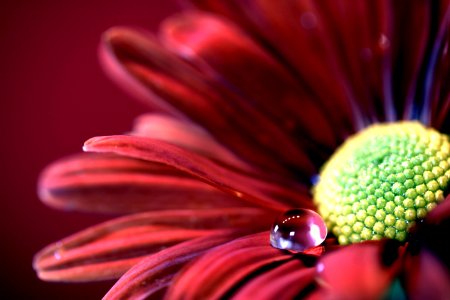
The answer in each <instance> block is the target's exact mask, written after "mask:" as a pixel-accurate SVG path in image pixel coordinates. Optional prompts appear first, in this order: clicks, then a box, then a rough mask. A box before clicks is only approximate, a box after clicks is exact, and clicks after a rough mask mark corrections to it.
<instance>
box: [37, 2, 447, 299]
mask: <svg viewBox="0 0 450 300" xmlns="http://www.w3.org/2000/svg"><path fill="white" fill-rule="evenodd" d="M192 2H193V5H195V6H196V7H197V9H196V10H194V9H190V10H187V11H186V12H184V13H181V14H179V15H176V16H173V17H171V18H169V19H167V20H166V21H165V22H164V23H163V24H162V25H161V31H160V33H159V35H158V38H155V37H154V36H153V35H152V34H149V33H147V32H145V31H142V30H137V29H128V28H113V29H111V30H109V31H108V32H106V33H105V35H104V37H103V39H102V43H101V47H100V57H101V61H102V63H103V65H104V67H105V69H106V70H107V72H108V74H109V75H110V76H111V78H112V79H113V80H115V81H116V82H117V83H118V84H119V85H121V86H122V87H124V88H125V89H127V90H128V91H129V92H130V93H132V94H133V95H135V96H136V97H138V98H139V99H141V100H143V101H144V102H145V103H147V104H148V105H149V106H150V111H151V112H150V113H148V114H146V115H143V116H141V117H139V118H138V119H137V121H136V123H135V126H134V128H133V130H132V131H131V133H130V134H127V135H118V136H107V137H96V138H92V139H90V140H88V141H87V142H86V143H85V145H84V150H85V152H87V153H84V154H79V155H76V156H73V157H69V158H65V159H63V160H60V161H58V162H56V163H54V164H52V165H50V166H49V167H48V168H47V169H46V170H45V171H44V172H43V174H42V176H41V179H40V182H39V192H40V196H41V198H42V200H43V201H44V202H45V203H47V204H49V205H51V206H53V207H57V208H62V209H72V210H81V211H95V212H104V213H116V214H117V213H120V214H124V216H122V217H119V218H117V219H114V220H112V221H109V222H106V223H103V224H100V225H97V226H95V227H92V228H88V229H86V230H84V231H82V232H79V233H76V234H74V235H72V236H70V237H68V238H66V239H63V240H62V241H60V242H57V243H54V244H52V245H49V246H48V247H47V248H45V249H43V250H42V251H41V252H40V253H38V254H37V255H36V257H35V261H34V267H35V269H36V270H37V273H38V276H39V277H40V278H42V279H44V280H52V281H92V280H106V279H116V278H120V279H119V280H118V281H117V283H116V284H115V285H114V286H113V287H112V289H111V290H110V291H109V292H108V294H107V295H106V297H105V298H106V299H118V298H119V299H124V298H151V297H156V298H159V297H166V298H167V299H176V298H189V299H201V298H208V299H210V298H211V299H218V298H229V297H233V298H237V299H248V298H256V299H259V298H264V299H270V298H276V299H289V298H293V297H295V296H305V297H306V296H309V297H331V298H348V297H353V298H355V297H356V298H379V297H381V296H386V295H388V296H389V295H390V296H393V295H394V296H395V295H397V296H398V295H400V296H401V295H404V294H408V295H410V296H411V297H417V298H419V299H420V298H424V297H440V298H443V297H445V296H446V295H449V294H450V290H449V287H450V277H449V275H448V274H449V273H448V272H449V270H448V266H449V262H450V260H449V255H448V253H450V252H449V251H450V249H449V248H448V245H447V244H446V242H445V237H444V235H445V232H447V231H448V230H450V218H449V217H450V197H448V196H447V195H448V184H447V183H448V180H449V179H450V178H449V175H448V174H447V173H448V164H450V161H449V160H448V155H447V156H445V157H441V159H439V161H438V160H436V161H435V162H436V165H433V162H431V161H430V164H431V165H430V166H429V167H430V170H428V169H427V168H425V167H423V166H422V167H423V168H424V169H423V170H422V171H423V172H422V174H421V175H420V176H422V179H423V180H424V181H426V182H427V184H428V183H429V182H431V181H432V180H434V181H435V182H436V184H437V185H438V186H439V187H437V186H436V188H439V191H440V193H439V195H438V196H436V195H437V194H436V193H437V190H435V187H434V186H427V188H428V190H427V191H432V192H433V193H434V194H433V196H434V197H435V199H434V200H435V201H431V200H430V199H427V198H426V197H427V196H426V195H425V193H426V192H427V191H423V195H418V193H420V192H421V191H419V190H417V187H418V186H420V185H421V184H422V183H416V182H414V184H415V185H414V188H415V191H410V195H409V196H411V197H409V196H408V197H406V198H408V199H409V198H411V201H412V202H411V201H406V198H404V199H401V201H400V200H398V201H399V202H401V205H400V204H399V203H396V202H395V201H394V200H395V195H390V194H389V192H391V194H395V193H396V192H398V191H400V190H399V189H400V183H401V187H402V188H405V187H406V185H405V184H406V183H405V182H406V181H407V180H409V179H411V180H412V181H414V175H418V174H414V175H413V174H412V173H411V174H409V173H404V171H405V170H410V169H411V168H414V166H410V167H411V168H409V167H408V166H409V165H408V166H403V165H402V162H403V161H402V162H400V161H398V162H397V161H395V160H393V161H389V164H390V163H392V165H389V168H391V169H390V170H394V171H395V170H397V169H396V168H397V167H399V168H402V170H398V172H397V171H395V172H391V173H389V174H387V173H386V169H385V168H384V165H383V168H384V169H383V170H381V171H380V168H381V164H383V163H385V164H388V162H383V159H384V158H386V157H387V156H386V155H381V156H380V157H381V160H380V161H378V160H377V157H376V156H377V153H375V152H374V151H372V152H371V150H373V149H376V150H377V151H381V152H383V151H384V150H385V148H386V147H387V146H388V145H389V147H390V146H391V145H390V144H389V143H388V142H387V143H386V144H373V143H372V144H371V143H370V139H371V137H369V138H368V141H366V142H367V143H366V144H365V145H366V146H365V147H369V148H370V149H368V151H367V152H364V151H360V152H358V151H359V150H358V151H356V152H355V151H354V149H353V148H352V147H350V148H352V149H350V150H348V148H346V147H345V146H344V149H346V150H342V151H346V152H345V157H346V158H348V160H349V161H352V159H357V160H358V164H357V168H355V169H354V170H353V171H355V172H353V173H351V172H348V170H346V169H345V168H348V167H349V165H345V162H342V161H340V160H334V161H333V158H332V159H331V160H330V161H329V162H328V163H327V162H326V161H327V159H328V158H329V157H330V156H331V155H332V154H333V152H334V151H335V150H336V149H337V147H338V146H339V145H341V144H343V143H344V142H345V141H346V140H347V139H348V140H349V141H351V140H352V139H355V138H354V137H353V138H349V137H351V136H352V135H354V134H355V133H357V132H358V131H362V130H364V128H366V127H368V126H370V125H371V124H373V123H392V122H395V121H399V120H417V121H419V122H420V123H422V124H423V125H417V126H419V127H420V128H423V127H422V126H426V127H433V128H434V129H435V130H437V131H440V132H441V133H440V134H439V133H436V134H438V135H440V136H441V135H442V136H443V138H442V139H443V140H446V141H447V144H446V145H447V148H448V137H446V136H445V133H448V129H449V125H450V115H449V109H450V104H449V103H450V99H449V85H448V84H447V81H448V79H449V74H450V72H449V62H450V60H449V57H450V56H449V53H448V44H449V39H450V30H449V18H450V6H449V2H448V1H435V2H432V1H419V0H417V1H416V0H414V1H408V2H406V1H389V0H386V1H385V0H383V1H368V0H367V1H366V0H364V1H327V2H325V1H319V2H318V1H308V0H299V1H269V0H267V1H266V0H248V1H214V0H211V1H206V0H192ZM383 126H394V127H395V126H400V125H392V124H391V125H383ZM424 130H425V129H424ZM433 132H434V131H433ZM364 134H365V133H361V135H364ZM384 136H388V133H385V132H382V133H381V137H380V139H383V137H384ZM406 138H407V140H406V142H405V143H404V144H405V145H407V146H408V145H412V144H414V142H412V141H411V136H407V137H406ZM393 139H394V140H395V141H397V136H395V137H394V138H393ZM444 144H445V143H444ZM439 145H441V144H439ZM434 146H435V144H433V147H434ZM427 147H428V144H426V145H425V149H422V150H423V151H424V153H428V152H427V151H431V152H432V150H436V149H434V148H433V147H431V148H430V149H431V150H430V149H428V148H427ZM339 151H341V150H339ZM339 151H338V152H337V154H336V157H337V156H338V155H339ZM402 151H406V150H405V149H397V148H396V150H395V151H394V152H395V154H396V155H397V156H401V155H402V154H401V153H404V154H405V153H406V154H407V152H402ZM439 151H440V150H439V149H437V150H436V151H435V152H434V153H432V156H433V155H437V154H436V153H437V152H439ZM413 152H414V151H413ZM431 152H430V153H431ZM441 152H442V151H441ZM358 153H359V154H358ZM361 153H362V154H361ZM369 154H370V155H373V157H372V158H373V159H372V158H370V159H369V160H370V162H369V164H371V165H370V166H372V167H373V169H374V170H375V169H376V170H378V171H377V172H375V171H376V170H375V171H374V172H373V173H370V174H368V173H367V168H366V167H364V168H361V166H362V165H364V163H362V162H364V161H366V160H367V159H366V158H362V157H361V156H364V155H369ZM447 154H448V151H447ZM358 155H360V157H358ZM427 155H428V154H427ZM433 157H434V156H433ZM405 161H406V162H405V163H408V159H406V160H405ZM441 162H445V163H447V165H446V167H445V166H444V163H442V164H443V165H442V166H440V165H439V164H440V163H441ZM410 163H411V161H410ZM420 163H424V162H423V161H421V162H420ZM323 166H324V167H323ZM352 166H353V165H352ZM438 166H439V167H440V168H441V169H442V172H441V171H439V170H438V169H437V167H438ZM322 167H323V171H322V172H323V173H322V176H321V177H320V178H319V183H318V185H317V187H316V188H315V191H314V198H316V199H315V201H316V203H318V204H319V205H318V206H319V207H318V208H319V209H318V212H319V213H321V214H322V217H323V218H324V219H325V221H326V223H327V225H328V227H329V229H331V232H329V234H328V238H327V239H326V240H325V241H324V243H323V244H322V245H319V246H316V245H317V244H316V242H315V241H316V240H314V243H312V244H311V245H310V247H303V246H302V247H301V248H299V249H301V251H300V252H298V251H296V252H295V253H294V252H293V251H291V252H285V251H282V250H279V249H276V248H274V247H271V246H270V243H269V229H270V228H271V226H272V223H273V222H274V220H276V218H277V216H279V215H280V214H282V213H285V212H286V211H288V210H290V209H293V208H295V209H300V210H297V211H296V212H297V213H298V212H302V213H304V212H305V211H310V210H311V209H312V210H315V209H316V207H315V205H314V201H313V200H312V198H313V195H312V193H311V188H312V186H313V185H314V184H315V183H316V181H317V180H316V179H315V178H317V175H318V174H319V172H320V170H321V168H322ZM434 167H435V169H433V168H434ZM444 169H445V170H444ZM433 170H435V173H436V174H435V173H433ZM350 171H351V170H350ZM400 171H401V173H402V174H403V176H404V177H405V178H404V179H405V180H403V177H401V176H400V175H398V174H397V173H400ZM426 171H428V172H430V173H431V174H428V173H427V175H425V172H426ZM364 172H366V173H364ZM383 172H384V173H383ZM350 173H351V174H350ZM381 173H383V174H384V175H382V174H381ZM394 173H395V175H394ZM330 174H331V175H330ZM333 174H344V175H346V176H342V178H337V177H336V178H334V179H329V178H330V176H331V177H333V176H334V175H333ZM364 174H365V175H364ZM350 175H351V176H350ZM390 175H392V176H397V175H398V176H400V177H399V178H397V177H395V178H394V177H392V176H391V177H390ZM432 175H433V176H434V177H433V178H431V177H430V176H432ZM358 176H359V177H358ZM364 176H366V177H364ZM410 176H412V177H411V178H409V177H410ZM426 176H428V177H429V179H430V180H427V179H426V178H425V177H426ZM436 176H437V177H436ZM338 177H339V176H338ZM373 177H376V178H373ZM428 177H427V178H428ZM367 178H369V179H370V180H371V181H370V182H369V181H367V180H366V179H367ZM341 179H342V180H341ZM394 179H395V180H394ZM374 180H378V181H379V183H380V184H379V187H381V188H384V187H386V190H383V194H382V195H381V194H380V195H377V199H374V201H375V202H374V203H375V204H372V205H374V206H375V208H374V210H373V209H372V208H369V201H368V197H369V196H370V195H371V194H370V193H369V194H370V195H368V194H367V193H366V195H363V193H365V191H363V189H364V187H365V184H366V187H367V188H369V185H370V184H372V185H373V184H374ZM392 180H393V181H392ZM438 180H440V181H438ZM341 181H342V182H341ZM344 181H345V182H344ZM391 181H392V182H391ZM336 182H339V183H338V184H336ZM399 182H400V183H399ZM446 182H447V183H446ZM383 183H386V184H385V185H384V186H383ZM396 183H398V186H395V184H396ZM388 185H389V186H388ZM430 185H431V184H430ZM353 186H354V187H355V189H356V190H357V191H356V190H355V191H356V194H352V193H350V194H348V195H347V194H345V193H346V192H345V191H344V192H342V193H340V192H341V190H342V187H344V190H345V189H346V188H347V187H348V189H349V191H353V190H352V189H353ZM388 187H389V189H391V190H387V188H388ZM372 188H374V191H373V192H374V193H373V195H375V192H376V190H377V188H378V187H375V186H372ZM411 189H412V187H411ZM358 192H361V193H358ZM400 192H401V193H400ZM400 192H399V193H400V194H405V195H406V193H408V189H405V191H403V190H402V191H400ZM413 192H415V194H414V195H413ZM352 195H353V196H352ZM391 196H393V197H394V199H390V197H391ZM397 196H401V195H397ZM412 196H415V197H412ZM419 196H420V197H422V199H423V200H424V201H421V199H419ZM358 197H359V198H360V199H356V198H358ZM430 197H431V196H430ZM436 197H438V198H439V199H438V200H439V201H437V200H436ZM412 198H414V199H412ZM444 198H446V199H445V200H444ZM338 199H350V200H351V201H352V203H344V204H345V205H340V204H339V203H340V202H339V201H338ZM356 200H358V201H356ZM363 200H364V201H366V202H367V204H368V205H367V207H365V208H364V209H363V210H361V206H363V204H364V202H362V201H363ZM391 200H392V202H393V203H394V204H398V205H397V206H396V207H402V208H403V210H404V211H403V215H400V212H398V214H396V213H395V209H396V207H393V206H392V205H393V204H390V203H389V202H390V201H391ZM425 200H430V201H428V204H429V203H433V204H435V205H431V206H433V207H431V206H430V209H428V207H427V202H426V201H425ZM343 201H344V202H345V201H347V200H343ZM405 201H406V202H405ZM415 201H417V203H416V202H415ZM437 202H439V205H437V206H436V203H437ZM336 203H337V204H336ZM355 203H356V204H355ZM350 204H351V205H350ZM358 205H359V207H356V208H358V209H356V208H354V207H353V206H358ZM377 205H378V206H379V207H377ZM347 206H348V207H347ZM434 206H436V207H434ZM424 207H425V208H426V212H425V211H423V209H422V208H424ZM405 208H406V209H405ZM413 208H414V209H413ZM431 208H433V209H431ZM304 209H309V210H304ZM333 209H334V210H340V211H333ZM348 209H350V210H348ZM391 209H392V213H391V211H390V210H391ZM408 209H411V211H410V212H408ZM347 210H348V211H347ZM353 210H355V211H353ZM360 210H361V211H363V212H362V213H361V214H363V213H365V214H368V215H369V216H370V217H371V218H370V220H369V219H368V216H364V220H363V221H358V218H359V217H362V216H358V213H359V211H360ZM372 210H373V211H372ZM378 210H380V212H378ZM398 210H400V209H398ZM412 211H414V218H412ZM372 213H373V215H371V214H372ZM377 213H378V214H377ZM288 215H289V216H292V215H290V214H289V213H288ZM299 215H300V214H297V216H299ZM425 215H426V216H425ZM314 216H315V214H314ZM351 216H353V217H351ZM388 216H391V217H388ZM417 217H418V218H417ZM313 219H314V220H315V221H314V222H318V223H315V224H312V225H314V226H312V225H311V224H309V225H308V226H309V227H308V226H307V227H305V226H304V225H305V224H304V223H301V224H302V226H303V227H302V230H303V231H302V232H309V233H310V234H313V235H314V236H316V235H317V234H319V233H320V234H319V235H320V236H321V237H322V235H324V234H325V233H326V230H325V228H322V227H320V224H321V223H320V222H319V221H318V218H316V217H314V218H313ZM319 219H320V218H319ZM378 219H380V220H378ZM381 219H382V221H383V222H381ZM366 220H367V221H366ZM377 220H378V221H379V222H378V223H380V224H378V223H377ZM398 220H400V221H402V220H403V222H404V223H405V224H403V225H405V226H404V227H401V226H402V224H400V223H399V224H398V225H397V224H396V223H395V222H397V221H398ZM407 221H408V222H409V221H411V224H410V225H409V226H406V225H407V224H406V223H407ZM358 222H359V223H361V226H359V225H358V226H359V227H358V226H356V227H355V226H354V225H355V224H357V223H358ZM294 223H296V222H294ZM391 223H392V224H391ZM413 224H414V226H413ZM350 225H352V226H353V227H350ZM305 228H307V229H308V228H309V231H308V230H306V231H305ZM368 228H369V229H370V233H371V234H372V235H369V234H367V238H364V236H363V234H362V231H363V230H364V229H367V230H369V229H368ZM389 228H393V229H392V230H394V231H395V232H391V231H392V230H390V229H389ZM291 229H292V228H290V229H289V230H291ZM313 229H314V230H315V231H314V230H313ZM311 230H312V231H311ZM358 230H360V231H359V232H358ZM273 231H275V230H273ZM300 231H301V230H299V232H300ZM378 231H380V232H383V235H381V233H380V234H378V235H377V234H374V232H375V233H378ZM292 232H293V233H292V234H291V232H289V233H288V236H292V237H293V236H295V235H296V234H297V232H296V231H295V227H294V228H293V229H292ZM399 232H400V233H401V236H399V237H400V238H397V240H394V239H389V238H392V237H397V235H399ZM316 233H317V234H316ZM272 237H273V236H272ZM336 237H337V239H338V240H339V242H341V244H347V243H348V242H349V241H350V242H358V241H360V240H367V239H372V238H373V239H379V238H382V237H386V238H387V239H382V240H381V241H366V242H361V243H355V244H353V245H350V246H343V245H339V244H338V243H337V239H336ZM375 237H376V238H375ZM297 240H300V241H305V239H301V238H299V239H297ZM399 240H400V241H399ZM307 241H309V240H307ZM272 244H275V245H276V244H277V243H274V242H273V241H272ZM279 248H280V247H279ZM361 262H364V263H361ZM396 293H397V294H396Z"/></svg>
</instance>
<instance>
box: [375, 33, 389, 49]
mask: <svg viewBox="0 0 450 300" xmlns="http://www.w3.org/2000/svg"><path fill="white" fill-rule="evenodd" d="M390 45H391V42H390V41H389V39H388V37H387V36H386V35H384V34H380V37H379V39H378V46H379V47H380V49H381V50H383V51H384V50H387V49H388V48H389V46H390Z"/></svg>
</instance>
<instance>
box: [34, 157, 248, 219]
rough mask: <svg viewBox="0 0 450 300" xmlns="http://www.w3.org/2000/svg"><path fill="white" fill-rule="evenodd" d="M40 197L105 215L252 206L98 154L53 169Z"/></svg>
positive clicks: (149, 166)
mask: <svg viewBox="0 0 450 300" xmlns="http://www.w3.org/2000/svg"><path fill="white" fill-rule="evenodd" d="M39 196H40V198H41V199H42V201H44V202H45V203H46V204H48V205H50V206H52V207H56V208H59V209H65V210H80V211H91V212H102V213H131V212H141V211H146V210H162V209H183V208H198V209H201V208H212V207H216V208H218V207H232V206H248V204H247V205H246V203H245V202H242V201H240V199H239V198H236V197H232V196H230V195H227V194H226V193H224V192H222V191H220V190H218V189H217V188H215V187H213V186H210V185H208V184H205V183H204V182H201V181H199V180H197V179H195V178H193V177H191V176H189V175H187V174H185V173H182V172H179V171H178V170H176V169H174V168H171V167H168V166H166V165H162V164H157V163H149V162H146V161H142V160H136V159H131V158H127V157H120V156H117V155H110V154H100V155H99V154H92V153H90V154H82V155H75V156H71V157H68V158H65V159H62V160H59V161H57V162H55V163H53V164H51V165H50V166H48V167H47V168H46V169H45V170H44V172H43V173H42V174H41V176H40V179H39Z"/></svg>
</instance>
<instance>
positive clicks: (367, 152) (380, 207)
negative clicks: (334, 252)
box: [313, 122, 450, 245]
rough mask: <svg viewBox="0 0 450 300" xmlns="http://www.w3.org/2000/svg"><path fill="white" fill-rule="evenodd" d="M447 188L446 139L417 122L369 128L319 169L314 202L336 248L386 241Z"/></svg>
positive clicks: (449, 149) (449, 154)
mask: <svg viewBox="0 0 450 300" xmlns="http://www.w3.org/2000/svg"><path fill="white" fill-rule="evenodd" d="M449 182H450V139H449V136H447V135H445V134H441V133H439V132H437V131H435V130H433V129H430V128H426V127H424V126H423V125H421V124H420V123H417V122H398V123H386V124H376V125H373V126H371V127H369V128H367V129H365V130H363V131H361V132H359V133H357V134H355V135H354V136H352V137H350V138H349V139H348V140H347V141H346V142H345V143H344V144H343V145H342V146H341V147H339V148H338V149H337V150H336V152H335V153H334V154H333V156H332V157H331V158H330V159H329V160H328V162H327V163H326V164H325V165H324V166H323V167H322V170H321V173H320V178H319V181H318V183H317V185H316V186H315V187H314V188H313V195H314V201H315V203H316V205H317V206H318V209H319V213H320V215H321V216H322V217H323V218H324V220H325V222H326V224H327V227H328V229H329V231H331V232H332V233H333V234H334V235H336V237H337V238H338V241H339V243H340V244H344V245H345V244H349V243H355V242H360V241H364V240H377V239H381V238H391V239H397V240H400V241H404V240H406V238H407V234H408V229H409V228H410V227H411V226H412V225H414V223H415V222H416V221H417V220H420V219H423V218H424V217H425V216H426V215H427V213H428V212H429V211H431V210H432V209H433V208H434V207H435V206H436V205H437V204H438V203H439V202H440V201H442V200H443V199H444V194H445V193H446V192H447V188H448V186H449V184H448V183H449Z"/></svg>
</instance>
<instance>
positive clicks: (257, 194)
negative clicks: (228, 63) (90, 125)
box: [84, 136, 312, 211]
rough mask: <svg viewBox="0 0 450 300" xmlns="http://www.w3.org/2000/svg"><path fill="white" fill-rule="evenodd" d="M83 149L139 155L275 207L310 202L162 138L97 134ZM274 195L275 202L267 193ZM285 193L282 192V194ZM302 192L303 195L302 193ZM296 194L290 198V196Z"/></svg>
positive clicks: (303, 197)
mask: <svg viewBox="0 0 450 300" xmlns="http://www.w3.org/2000/svg"><path fill="white" fill-rule="evenodd" d="M84 149H85V150H86V151H93V152H113V153H116V154H120V155H125V156H128V157H134V158H139V159H143V160H147V161H151V162H158V163H163V164H167V165H169V166H172V167H174V168H177V169H179V170H181V171H184V172H187V173H188V174H191V175H193V176H195V177H197V178H199V179H201V180H203V181H205V182H207V183H209V184H211V185H213V186H215V187H217V188H219V189H221V190H223V191H225V192H227V193H229V194H231V195H234V196H237V197H239V198H241V199H242V200H246V201H249V202H251V203H253V204H258V205H261V206H264V207H268V208H271V209H274V210H281V211H284V210H286V209H287V208H288V207H289V206H288V204H287V203H286V202H285V203H282V202H280V201H289V200H290V203H291V204H290V205H294V204H295V205H296V206H298V207H301V206H309V207H311V206H312V204H311V201H310V199H309V198H308V196H307V195H305V191H301V190H299V191H298V192H299V194H298V195H297V196H296V195H295V194H294V193H292V192H291V193H290V195H289V196H288V195H287V194H286V193H288V191H286V190H283V189H281V188H280V187H278V186H276V185H272V184H269V183H266V182H262V181H258V180H255V179H252V178H249V177H246V176H243V175H242V174H239V173H237V172H233V171H231V170H228V169H225V168H223V167H221V166H219V165H216V164H214V163H213V162H211V161H209V160H207V159H205V158H203V157H200V156H198V155H196V154H194V153H190V152H187V151H186V150H183V149H180V148H178V147H176V146H173V145H170V144H167V143H164V142H162V141H157V140H152V139H146V138H141V137H131V136H109V137H97V138H92V139H90V140H88V141H87V142H86V143H85V146H84ZM270 194H272V195H273V196H275V197H277V196H279V197H277V200H280V201H276V200H274V199H275V197H274V198H272V197H270V196H269V197H268V195H270ZM283 194H284V195H283ZM302 194H303V195H302ZM286 196H288V198H284V197H286ZM295 196H296V197H297V199H292V198H290V197H295Z"/></svg>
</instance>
